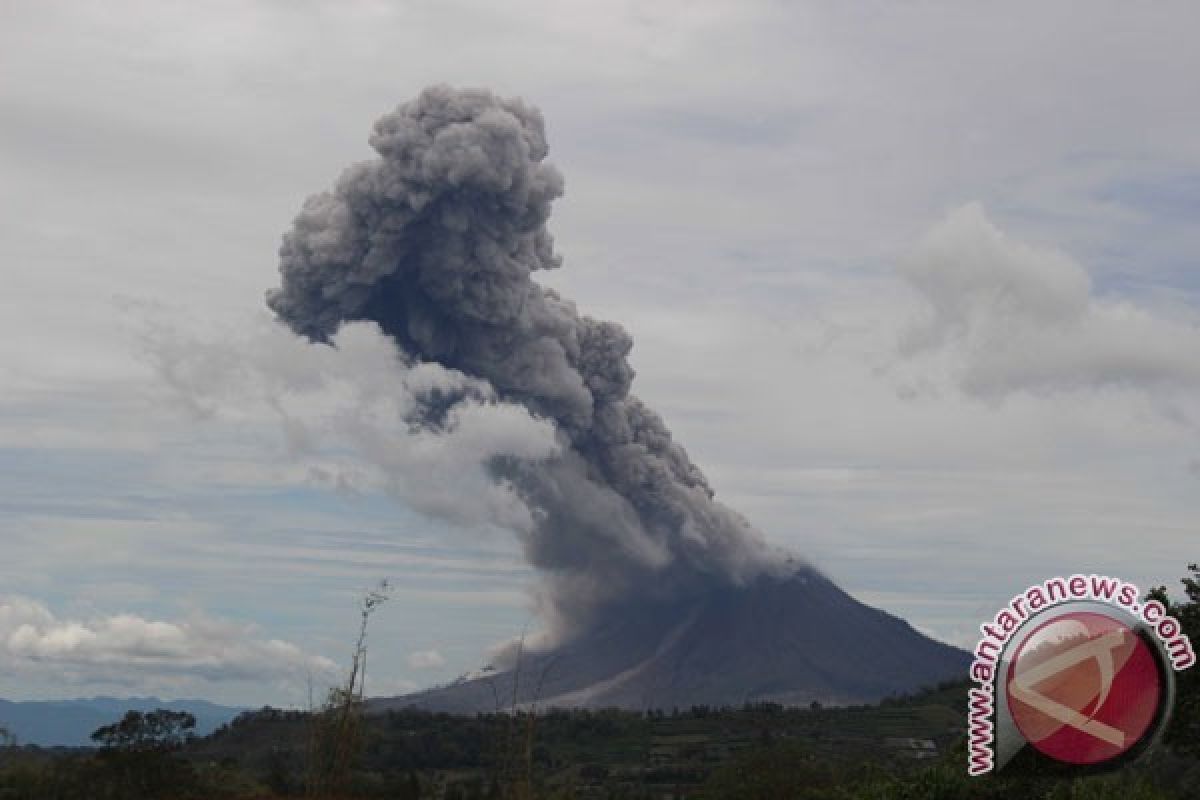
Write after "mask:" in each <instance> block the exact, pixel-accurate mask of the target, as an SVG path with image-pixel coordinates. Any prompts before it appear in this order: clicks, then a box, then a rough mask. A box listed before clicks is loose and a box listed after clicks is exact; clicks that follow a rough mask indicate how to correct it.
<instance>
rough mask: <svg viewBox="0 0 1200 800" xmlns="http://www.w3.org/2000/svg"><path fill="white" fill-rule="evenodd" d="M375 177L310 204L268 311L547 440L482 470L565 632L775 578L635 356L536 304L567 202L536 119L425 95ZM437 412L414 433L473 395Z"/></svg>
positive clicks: (383, 134)
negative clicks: (650, 393) (654, 397)
mask: <svg viewBox="0 0 1200 800" xmlns="http://www.w3.org/2000/svg"><path fill="white" fill-rule="evenodd" d="M370 143H371V146H372V147H373V148H374V149H375V150H376V151H377V152H378V153H379V156H380V157H379V158H377V159H375V160H372V161H369V162H365V163H361V164H357V165H355V166H352V167H350V168H349V169H347V170H346V171H345V173H343V175H342V176H341V178H340V180H339V181H338V182H337V184H336V186H335V187H334V189H333V190H332V191H330V192H324V193H322V194H318V195H314V196H312V197H310V198H309V199H308V200H307V201H306V202H305V204H304V208H303V210H302V211H301V212H300V214H299V216H298V217H297V218H296V220H295V223H294V226H293V228H292V229H291V230H290V231H289V232H288V233H287V234H285V236H284V241H283V246H282V248H281V251H280V256H281V263H280V273H281V275H282V286H281V287H280V288H279V289H275V290H272V291H271V292H270V293H269V295H268V300H267V302H268V305H269V306H270V307H271V308H272V309H273V310H274V311H275V312H276V313H277V314H278V315H279V317H280V318H281V319H283V320H284V321H285V322H286V323H287V324H288V325H289V326H290V327H291V328H292V329H293V330H294V331H296V332H297V333H300V334H302V335H304V336H307V337H308V338H310V339H312V340H315V341H321V342H325V341H331V340H332V339H333V337H334V336H335V334H336V333H337V331H338V330H339V327H340V326H342V325H343V324H344V323H347V322H350V321H354V320H369V321H373V322H374V323H376V324H378V325H379V327H380V328H381V329H382V330H383V331H384V332H385V333H386V334H388V335H389V336H391V337H392V338H393V339H394V340H395V342H396V343H397V345H398V347H399V348H400V350H401V351H402V352H403V353H404V354H406V355H407V356H408V357H409V358H411V359H412V360H413V362H414V363H422V362H435V363H437V364H440V365H442V366H443V367H447V368H450V369H453V370H457V371H461V372H462V373H465V374H466V375H468V376H470V377H471V378H474V379H477V380H479V381H482V382H484V383H485V384H486V385H487V387H488V393H494V396H495V397H496V398H498V399H499V400H500V401H503V402H506V403H513V404H520V405H523V406H524V407H525V408H527V409H528V410H529V412H530V413H531V414H533V415H534V416H535V417H538V418H541V419H544V420H549V421H552V422H553V425H554V427H555V435H556V437H557V439H558V444H559V447H558V451H559V452H558V454H557V455H556V456H554V457H552V458H540V459H522V458H519V457H514V456H509V455H507V454H506V455H500V456H495V455H493V456H491V457H490V459H489V460H488V463H487V464H486V466H487V469H488V472H489V474H491V475H492V476H493V478H494V479H495V481H497V482H498V483H500V484H502V485H505V486H508V487H511V488H512V490H513V491H515V492H516V494H517V495H518V496H519V497H520V498H521V500H522V501H523V502H524V503H525V504H526V505H527V506H528V508H529V510H530V512H531V515H532V519H533V521H534V523H533V525H532V526H530V527H529V528H528V529H526V530H522V531H519V535H520V536H521V537H522V539H523V542H522V543H523V545H524V549H525V552H526V554H527V557H528V559H529V561H530V563H531V564H533V565H534V566H535V567H537V568H538V569H539V570H541V571H542V574H543V575H544V576H545V583H544V587H545V593H544V599H545V601H546V602H545V604H544V606H543V608H542V611H543V613H544V614H545V615H546V617H547V621H548V622H549V623H550V625H551V627H552V628H553V629H554V630H556V631H557V632H559V633H567V632H570V631H572V630H576V629H578V627H579V626H581V625H586V624H588V623H589V622H594V621H595V617H596V615H597V614H603V613H605V612H606V611H612V610H614V609H616V608H617V607H619V606H622V605H624V604H626V603H628V602H643V601H645V600H647V599H653V598H674V599H678V598H681V597H682V598H686V597H687V596H688V595H689V594H690V593H693V592H700V591H703V590H705V589H706V588H707V587H711V586H713V585H714V583H726V584H728V583H739V582H742V581H745V580H746V579H747V578H750V577H752V576H754V575H757V574H760V573H761V572H763V571H764V570H768V569H772V567H773V565H775V564H777V563H778V562H779V558H778V556H777V555H776V554H775V553H774V551H772V550H771V549H770V548H768V547H767V546H766V545H765V544H764V542H763V540H762V538H761V537H760V536H759V534H758V533H757V532H756V531H755V530H754V529H752V528H751V527H750V526H749V525H748V524H747V523H746V521H745V520H744V519H743V518H742V517H740V516H739V515H738V514H736V513H735V512H733V511H732V510H730V509H728V508H726V507H725V506H723V505H721V504H720V503H718V502H716V501H715V500H714V499H713V491H712V489H711V488H710V487H709V485H708V483H707V482H706V480H705V478H704V476H703V475H702V474H701V472H700V470H699V469H697V467H696V466H695V465H694V464H692V462H691V461H690V460H689V459H688V456H687V453H686V452H685V451H684V449H683V448H682V447H681V446H680V445H679V444H678V443H676V442H675V441H674V440H673V439H672V438H671V433H670V431H669V430H667V428H666V426H665V425H664V424H663V422H662V420H661V419H660V418H659V416H658V415H657V414H655V413H654V412H653V411H652V410H650V409H649V408H647V407H646V406H645V405H644V404H643V403H642V402H641V401H639V400H638V399H637V398H636V397H634V396H633V395H631V394H630V393H629V392H630V384H631V383H632V381H633V377H634V373H633V370H632V369H631V368H630V366H629V363H628V361H627V360H626V357H627V356H628V354H629V351H630V348H631V346H632V344H633V342H632V340H631V339H630V337H629V335H628V334H627V333H626V332H625V331H624V330H623V329H622V328H621V327H620V326H619V325H617V324H615V323H612V322H605V321H601V320H596V319H592V318H590V317H586V316H582V315H580V314H579V313H578V312H577V311H576V308H575V305H574V304H573V303H572V302H571V301H569V300H567V299H565V298H563V297H560V296H559V295H558V294H557V293H555V292H554V291H552V290H550V289H547V288H544V287H542V286H541V285H539V284H538V283H537V282H536V281H535V280H534V279H533V274H534V273H535V272H536V271H537V270H546V269H554V268H557V267H558V266H559V265H560V263H561V260H560V258H559V257H558V256H557V255H556V254H555V252H554V245H553V240H552V238H551V236H550V234H549V232H548V231H547V229H546V221H547V219H548V217H549V216H550V207H551V203H552V202H553V201H554V199H555V198H557V197H558V196H559V195H561V194H562V191H563V180H562V176H561V175H560V174H559V172H558V171H557V170H556V169H555V168H554V167H553V166H551V165H550V164H548V163H547V162H546V161H545V158H546V154H547V147H546V138H545V131H544V126H543V121H542V117H541V114H540V113H539V112H538V111H537V110H536V109H534V108H531V107H529V106H527V105H525V104H524V103H522V102H521V101H520V100H509V99H502V98H498V97H496V96H494V95H493V94H491V93H490V92H488V91H484V90H455V89H452V88H449V87H445V86H438V87H433V88H430V89H427V90H425V91H424V92H422V93H421V95H420V96H419V97H418V98H417V99H416V100H415V101H413V102H410V103H406V104H405V105H402V106H401V107H400V108H398V109H397V110H396V111H394V112H393V113H391V114H388V115H386V116H384V117H383V118H382V119H380V120H379V121H378V122H377V123H376V124H375V128H374V131H373V133H372V135H371V137H370ZM471 394H472V397H467V396H466V395H464V394H462V393H446V394H443V393H432V394H429V395H426V396H425V400H424V403H425V407H424V408H423V409H422V413H420V414H417V415H410V416H409V420H410V424H412V423H411V420H414V419H415V420H417V423H416V424H418V425H419V426H423V427H426V428H428V429H431V430H437V429H439V428H440V427H443V426H446V425H448V424H452V420H453V414H452V413H451V412H452V410H453V409H454V408H455V406H456V405H457V404H459V403H462V402H467V401H468V400H473V401H475V402H478V398H479V396H480V393H479V392H478V391H476V392H473V393H471Z"/></svg>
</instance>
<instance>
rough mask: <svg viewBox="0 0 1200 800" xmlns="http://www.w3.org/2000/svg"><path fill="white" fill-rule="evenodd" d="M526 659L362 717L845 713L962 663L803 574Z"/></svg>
mask: <svg viewBox="0 0 1200 800" xmlns="http://www.w3.org/2000/svg"><path fill="white" fill-rule="evenodd" d="M523 662H524V663H523V664H522V665H521V670H520V674H516V673H515V672H513V671H481V672H479V673H476V674H473V675H468V676H464V677H463V678H462V679H460V680H459V681H457V682H455V683H453V684H451V685H449V686H443V687H439V688H435V689H429V690H427V691H423V692H417V693H414V694H409V695H405V696H402V697H395V698H376V699H374V700H371V701H370V705H369V708H370V709H371V710H373V711H384V710H388V709H398V708H405V707H410V706H411V707H415V708H422V709H429V710H434V711H450V712H457V713H474V712H477V711H494V710H496V709H497V706H500V707H505V708H507V707H508V706H509V705H510V704H511V702H512V700H513V698H514V696H515V698H516V702H517V705H518V706H529V705H531V704H534V703H537V705H538V706H539V707H542V708H551V707H560V708H606V707H617V708H626V709H648V708H662V709H670V708H672V707H678V708H688V707H690V706H694V705H709V706H734V707H739V706H741V705H743V704H744V703H747V702H773V703H781V704H783V705H789V706H797V705H808V704H809V703H811V702H813V701H817V702H820V703H822V704H825V705H850V704H857V703H870V702H876V701H878V700H880V699H882V698H885V697H887V696H889V695H893V694H901V693H905V692H912V691H916V690H918V689H921V688H922V687H926V686H932V685H935V684H937V683H939V682H941V681H944V680H947V679H951V680H954V679H959V678H962V677H963V676H965V675H966V671H967V666H968V663H969V657H968V654H967V653H966V652H965V651H963V650H960V649H958V648H955V647H951V646H950V645H947V644H943V643H941V642H937V641H935V640H933V639H930V638H929V637H928V636H925V635H924V634H922V633H919V632H918V631H916V630H914V629H913V627H912V626H911V625H909V624H908V623H907V622H905V621H904V620H902V619H900V618H899V617H895V616H892V615H891V614H888V613H886V612H884V611H880V610H879V609H875V608H871V607H869V606H866V605H864V604H863V603H860V602H859V601H857V600H855V599H854V598H853V597H851V596H850V595H849V594H847V593H846V592H844V591H842V590H841V589H840V588H838V587H837V586H836V585H835V584H834V583H833V582H832V581H830V580H829V579H828V578H826V577H825V576H823V575H821V574H820V573H819V572H817V571H815V570H812V569H802V570H800V571H798V572H797V573H796V574H794V575H792V576H790V577H786V578H771V577H763V578H760V579H759V580H757V581H756V582H754V583H751V584H749V585H746V586H740V587H725V588H721V589H715V590H712V591H710V592H709V593H708V594H706V595H703V596H700V597H693V598H690V599H689V600H687V601H686V602H677V603H673V604H669V605H660V606H643V607H636V608H630V609H629V610H628V612H627V613H626V614H624V615H623V617H621V618H620V619H619V620H618V621H614V622H611V623H609V624H607V625H605V626H603V627H600V628H598V629H596V630H593V631H590V632H588V633H587V634H585V635H582V636H579V637H577V638H575V639H573V640H571V641H569V642H567V643H566V644H564V645H562V646H561V647H559V648H557V649H555V650H552V651H550V652H546V653H532V654H528V655H527V656H526V657H525V658H524V659H523ZM514 682H515V683H516V690H515V692H514Z"/></svg>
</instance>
